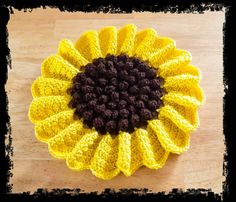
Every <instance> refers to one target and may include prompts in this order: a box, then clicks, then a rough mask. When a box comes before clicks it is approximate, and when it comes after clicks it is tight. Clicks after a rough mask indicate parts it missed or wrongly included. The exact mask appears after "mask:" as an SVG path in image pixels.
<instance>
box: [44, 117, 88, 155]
mask: <svg viewBox="0 0 236 202" xmlns="http://www.w3.org/2000/svg"><path fill="white" fill-rule="evenodd" d="M85 132H86V130H85V129H83V123H82V122H81V121H79V120H77V121H74V122H72V123H71V124H70V125H69V126H68V127H67V128H65V129H64V130H62V131H61V132H60V133H58V134H57V135H56V136H54V137H53V138H51V139H50V140H49V141H48V149H49V152H50V153H51V155H53V156H54V157H56V158H62V159H64V158H66V157H67V155H68V154H69V153H70V152H71V151H72V150H73V148H74V147H75V145H76V143H77V142H79V140H80V139H81V138H82V137H83V135H84V134H85Z"/></svg>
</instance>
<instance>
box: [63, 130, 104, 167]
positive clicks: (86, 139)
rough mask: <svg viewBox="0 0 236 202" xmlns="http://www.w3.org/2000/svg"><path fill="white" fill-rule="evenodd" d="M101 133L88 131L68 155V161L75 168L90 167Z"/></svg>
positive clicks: (69, 165)
mask: <svg viewBox="0 0 236 202" xmlns="http://www.w3.org/2000/svg"><path fill="white" fill-rule="evenodd" d="M101 137H102V136H101V135H99V134H98V133H97V132H96V131H91V132H89V133H86V134H85V135H84V136H83V137H82V138H81V139H80V140H79V142H78V143H77V144H76V146H75V148H74V149H73V150H72V152H70V153H69V154H68V155H67V157H66V163H67V165H68V167H69V168H71V169H73V170H84V169H89V165H90V161H91V159H92V157H93V156H94V153H95V150H96V148H97V145H98V143H99V141H100V140H101Z"/></svg>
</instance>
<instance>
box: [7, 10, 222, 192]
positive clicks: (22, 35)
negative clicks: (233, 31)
mask: <svg viewBox="0 0 236 202" xmlns="http://www.w3.org/2000/svg"><path fill="white" fill-rule="evenodd" d="M224 15H225V14H224V12H222V11H221V12H208V13H205V14H164V13H133V14H124V15H123V14H122V15H121V14H96V13H87V14H85V13H67V12H64V13H61V12H60V11H58V10H55V9H46V10H43V9H37V10H34V11H33V12H32V13H29V12H28V13H24V12H19V11H15V14H12V15H11V19H10V22H9V25H8V28H9V46H10V49H11V57H12V69H11V70H10V71H9V79H8V82H7V85H6V90H7V93H8V98H9V114H10V117H11V127H12V137H13V147H14V156H13V158H12V159H13V163H14V169H13V177H12V178H11V183H12V184H13V192H23V191H31V192H34V191H36V190H37V188H48V189H49V190H50V189H52V188H71V189H73V188H80V189H82V190H84V191H85V192H91V191H99V192H100V191H103V189H104V188H114V189H120V188H148V189H150V190H152V191H153V192H159V191H170V190H171V189H172V188H183V189H187V188H205V189H212V190H213V191H214V192H216V193H220V192H222V181H224V177H223V176H222V173H223V154H224V150H225V145H224V135H223V121H222V119H223V118H222V117H223V100H222V97H223V95H224V90H223V73H222V72H223V57H222V49H223V33H222V29H223V22H224V18H225V16H224ZM126 23H135V24H136V25H137V26H138V27H139V28H140V29H143V28H146V27H153V28H155V29H156V30H157V31H158V34H159V35H161V36H169V37H172V38H174V39H175V40H176V44H177V46H178V47H179V48H182V49H186V50H188V51H190V52H191V53H192V55H193V61H192V64H194V65H195V66H197V67H199V68H200V69H201V72H202V81H201V86H202V88H203V90H204V92H205V95H206V99H207V100H206V103H205V105H204V106H203V107H201V108H200V110H199V119H200V122H201V125H200V127H199V129H198V130H197V131H196V132H194V133H193V134H192V137H191V147H190V149H189V151H188V152H186V153H184V154H183V155H180V156H178V155H170V157H169V159H168V160H167V163H166V165H165V166H164V168H162V169H160V170H150V169H147V168H144V167H143V168H141V169H140V170H138V171H137V172H136V173H135V174H134V175H133V176H131V177H125V176H124V175H123V174H120V175H119V176H118V177H116V178H114V179H112V180H110V181H103V180H100V179H97V178H96V177H94V176H93V175H92V174H91V172H90V171H83V172H74V171H71V170H69V169H68V168H67V167H66V165H65V161H64V160H56V159H54V158H52V157H51V156H50V155H49V154H48V149H47V146H46V144H44V143H41V142H39V141H37V140H36V138H35V136H34V126H33V124H31V123H30V121H29V120H28V117H27V113H28V107H29V104H30V102H31V101H32V96H31V93H30V86H31V84H32V82H33V81H34V80H35V79H36V78H37V77H38V76H39V75H40V64H41V63H42V61H43V59H44V58H45V57H47V56H48V55H50V54H54V53H55V52H56V51H57V45H58V41H59V40H60V39H62V38H68V39H71V40H73V41H75V40H76V39H77V38H78V36H79V35H80V34H81V33H82V32H83V31H84V30H86V29H91V28H92V29H99V28H101V27H103V26H106V25H115V26H117V27H121V26H123V25H124V24H126Z"/></svg>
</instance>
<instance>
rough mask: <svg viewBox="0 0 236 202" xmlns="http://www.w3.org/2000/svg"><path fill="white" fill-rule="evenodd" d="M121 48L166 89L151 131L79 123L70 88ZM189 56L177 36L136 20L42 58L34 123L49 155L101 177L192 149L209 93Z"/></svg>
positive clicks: (64, 45) (67, 44)
mask: <svg viewBox="0 0 236 202" xmlns="http://www.w3.org/2000/svg"><path fill="white" fill-rule="evenodd" d="M121 53H125V54H127V55H129V56H137V57H139V58H141V59H142V60H144V61H147V62H148V63H149V64H150V65H151V66H152V67H157V68H158V69H157V71H158V72H157V73H158V75H160V76H161V77H162V78H164V86H163V88H164V89H165V91H166V92H167V93H166V94H165V95H164V96H163V97H162V99H163V102H164V106H163V107H162V108H160V109H159V116H158V119H153V120H150V121H148V125H147V128H146V129H141V128H138V129H136V130H135V131H134V132H133V134H129V133H127V132H121V133H119V134H118V135H117V136H116V137H115V138H112V137H111V135H110V134H108V133H107V134H106V135H100V134H99V133H98V132H97V131H96V130H95V129H88V128H85V127H84V126H83V122H82V121H81V120H74V118H73V114H74V110H73V109H71V108H69V107H68V102H69V101H70V100H71V97H70V95H68V94H67V92H66V91H67V89H68V88H70V86H71V85H72V78H73V77H74V76H75V75H76V74H77V73H78V72H80V71H81V70H80V67H81V66H84V65H86V64H88V63H90V62H91V61H92V60H93V59H95V58H98V57H105V56H106V55H107V54H113V55H119V54H121ZM190 61H191V55H190V53H189V52H187V51H185V50H180V49H177V48H176V46H175V41H174V40H172V39H170V38H167V37H161V36H158V35H157V33H156V31H155V30H154V29H151V28H148V29H144V30H140V31H138V30H137V27H136V26H135V25H133V24H128V25H126V26H124V27H122V28H121V29H119V30H117V29H116V28H115V27H112V26H109V27H104V28H103V29H101V30H100V31H96V30H89V31H86V32H85V33H83V34H82V35H81V36H80V38H79V39H78V41H77V42H76V43H75V44H73V43H72V42H71V41H69V40H67V39H64V40H62V41H61V42H60V44H59V48H58V53H57V54H56V55H52V56H49V57H48V58H47V59H45V60H44V62H43V64H42V76H40V77H39V78H37V79H36V80H35V81H34V83H33V84H32V88H31V90H32V95H33V98H34V99H33V101H32V103H31V104H30V108H29V119H30V120H31V122H32V123H34V124H35V134H36V137H37V139H39V140H40V141H43V142H46V143H47V144H48V148H49V152H50V154H51V155H53V156H54V157H56V158H60V159H65V160H66V163H67V165H68V167H69V168H71V169H73V170H78V171H80V170H84V169H90V170H91V171H92V173H93V174H94V175H95V176H97V177H99V178H102V179H111V178H113V177H115V176H116V175H117V174H119V173H120V172H121V171H122V172H123V173H124V174H125V175H126V176H130V175H132V174H133V173H134V172H135V171H136V170H137V169H138V168H139V167H140V166H142V165H144V166H146V167H148V168H151V169H158V168H161V167H162V166H163V165H164V164H165V162H166V160H167V158H168V155H169V153H170V152H172V153H176V154H181V153H183V152H184V151H186V150H187V149H188V148H189V143H190V132H192V131H194V130H195V129H196V128H197V127H198V124H199V120H198V113H197V108H198V107H199V106H200V105H201V104H203V102H204V100H205V98H204V94H203V91H202V90H201V88H200V87H199V80H200V78H201V75H200V72H199V70H198V69H197V68H196V67H194V66H193V65H191V64H190Z"/></svg>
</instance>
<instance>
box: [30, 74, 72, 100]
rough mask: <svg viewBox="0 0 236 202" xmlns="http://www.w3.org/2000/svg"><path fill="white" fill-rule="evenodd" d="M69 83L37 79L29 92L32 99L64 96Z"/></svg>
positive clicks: (50, 79)
mask: <svg viewBox="0 0 236 202" xmlns="http://www.w3.org/2000/svg"><path fill="white" fill-rule="evenodd" d="M70 86H71V82H68V81H63V80H58V79H53V78H44V77H38V78H37V79H36V80H35V81H34V82H33V84H32V87H31V92H32V95H33V97H34V98H36V97H41V96H50V95H66V94H67V92H66V91H67V89H68V88H69V87H70Z"/></svg>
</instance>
